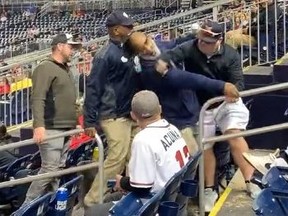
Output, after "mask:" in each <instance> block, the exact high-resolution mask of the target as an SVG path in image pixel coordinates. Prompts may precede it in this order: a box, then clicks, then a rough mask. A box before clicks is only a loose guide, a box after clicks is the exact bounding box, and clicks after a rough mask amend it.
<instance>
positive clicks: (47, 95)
mask: <svg viewBox="0 0 288 216" xmlns="http://www.w3.org/2000/svg"><path fill="white" fill-rule="evenodd" d="M51 45H52V55H51V56H50V57H49V58H47V59H45V60H43V61H42V62H41V63H40V64H39V65H38V66H37V67H36V68H35V70H34V71H33V75H32V82H33V87H32V88H33V91H32V112H33V128H34V136H33V138H34V140H35V142H36V143H37V144H38V146H39V150H40V154H41V160H42V164H41V169H40V171H39V174H42V173H47V172H55V171H57V170H59V169H60V168H61V167H63V165H65V161H66V156H67V150H68V146H69V142H68V141H69V137H61V138H57V139H53V140H51V141H49V142H43V141H44V139H45V138H46V137H47V136H51V135H55V134H58V133H63V132H65V131H67V130H70V129H74V128H76V125H77V118H76V106H75V104H76V91H75V85H74V82H73V76H72V73H71V72H70V71H69V67H68V65H67V63H68V62H69V61H70V60H71V58H72V56H73V54H74V51H75V50H76V49H79V48H80V47H81V43H80V42H77V41H75V40H74V38H73V36H72V35H71V34H59V35H57V36H55V37H54V38H53V40H52V44H51ZM57 187H58V181H57V179H43V180H39V181H34V182H32V184H31V186H30V188H29V190H28V192H27V195H26V200H25V202H24V204H26V203H29V202H30V201H32V200H33V199H35V198H36V197H38V196H39V195H42V194H44V193H45V192H47V190H48V189H52V190H56V189H57Z"/></svg>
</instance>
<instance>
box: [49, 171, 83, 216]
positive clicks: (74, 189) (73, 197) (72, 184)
mask: <svg viewBox="0 0 288 216" xmlns="http://www.w3.org/2000/svg"><path fill="white" fill-rule="evenodd" d="M82 180H83V176H82V175H80V176H77V177H76V178H74V179H72V180H71V181H69V182H67V183H65V184H63V185H62V186H61V187H63V188H67V190H68V200H67V207H66V214H65V216H70V215H72V212H73V207H74V206H75V204H76V201H77V198H78V195H79V192H80V188H81V183H82ZM55 195H56V194H54V196H53V198H52V200H51V202H50V204H49V211H48V213H47V216H54V215H57V210H56V208H55V206H56V197H55Z"/></svg>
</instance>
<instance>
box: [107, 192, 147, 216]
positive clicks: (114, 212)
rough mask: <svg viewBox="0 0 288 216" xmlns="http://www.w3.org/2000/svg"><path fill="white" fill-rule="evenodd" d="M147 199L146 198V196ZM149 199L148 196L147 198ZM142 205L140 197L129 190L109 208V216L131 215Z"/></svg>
mask: <svg viewBox="0 0 288 216" xmlns="http://www.w3.org/2000/svg"><path fill="white" fill-rule="evenodd" d="M146 199H147V198H146ZM148 199H149V198H148ZM142 206H143V203H142V201H141V198H140V197H139V196H138V195H137V194H135V193H133V192H131V193H128V194H127V195H126V196H124V197H122V199H121V200H119V202H117V203H116V204H115V205H114V206H113V207H112V208H111V209H110V210H109V215H110V216H132V215H134V214H136V213H137V212H138V211H139V210H140V208H141V207H142Z"/></svg>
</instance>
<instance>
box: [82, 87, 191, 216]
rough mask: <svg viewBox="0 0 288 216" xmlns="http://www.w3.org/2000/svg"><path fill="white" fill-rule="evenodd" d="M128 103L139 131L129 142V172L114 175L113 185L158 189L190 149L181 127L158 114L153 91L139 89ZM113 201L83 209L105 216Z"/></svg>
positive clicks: (184, 160)
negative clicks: (180, 129) (114, 181)
mask: <svg viewBox="0 0 288 216" xmlns="http://www.w3.org/2000/svg"><path fill="white" fill-rule="evenodd" d="M131 107H132V109H131V110H132V111H131V116H132V118H133V120H135V121H136V122H137V124H138V125H139V127H140V128H141V131H140V132H139V133H138V134H137V135H136V136H135V138H134V140H133V142H132V150H131V158H130V161H129V176H125V177H123V176H121V175H117V176H116V186H115V188H114V189H115V190H117V191H125V192H127V191H133V192H135V193H146V192H149V191H150V192H158V191H159V190H160V189H162V188H163V187H164V186H165V184H166V183H167V182H168V181H169V179H170V178H171V177H172V176H173V175H174V174H175V173H176V172H178V171H179V170H180V169H181V168H182V167H183V166H184V165H185V164H186V163H187V162H188V160H189V151H188V148H187V145H186V143H185V141H184V139H183V138H182V136H181V133H180V131H179V130H178V129H177V128H176V127H175V126H174V125H171V124H170V123H169V122H167V121H166V120H165V119H162V118H161V106H160V103H159V99H158V97H157V96H156V94H155V93H154V92H152V91H147V90H145V91H140V92H138V93H137V94H135V95H134V97H133V99H132V104H131ZM118 197H119V196H118ZM109 201H115V200H113V198H111V199H110V200H109ZM113 205H114V204H113V202H108V203H104V204H97V205H94V206H92V207H90V208H88V209H86V211H85V215H86V216H90V215H95V212H97V215H99V216H102V215H103V216H104V215H105V216H106V215H108V211H109V209H110V208H111V207H112V206H113Z"/></svg>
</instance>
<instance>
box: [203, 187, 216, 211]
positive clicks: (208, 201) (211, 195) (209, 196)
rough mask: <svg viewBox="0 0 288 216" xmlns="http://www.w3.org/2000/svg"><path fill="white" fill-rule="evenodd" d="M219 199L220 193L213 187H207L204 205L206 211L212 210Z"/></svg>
mask: <svg viewBox="0 0 288 216" xmlns="http://www.w3.org/2000/svg"><path fill="white" fill-rule="evenodd" d="M217 199H218V194H217V192H216V191H215V190H212V189H211V188H206V189H205V191H204V207H205V212H210V211H211V210H212V208H213V207H214V205H215V202H216V200H217Z"/></svg>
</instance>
